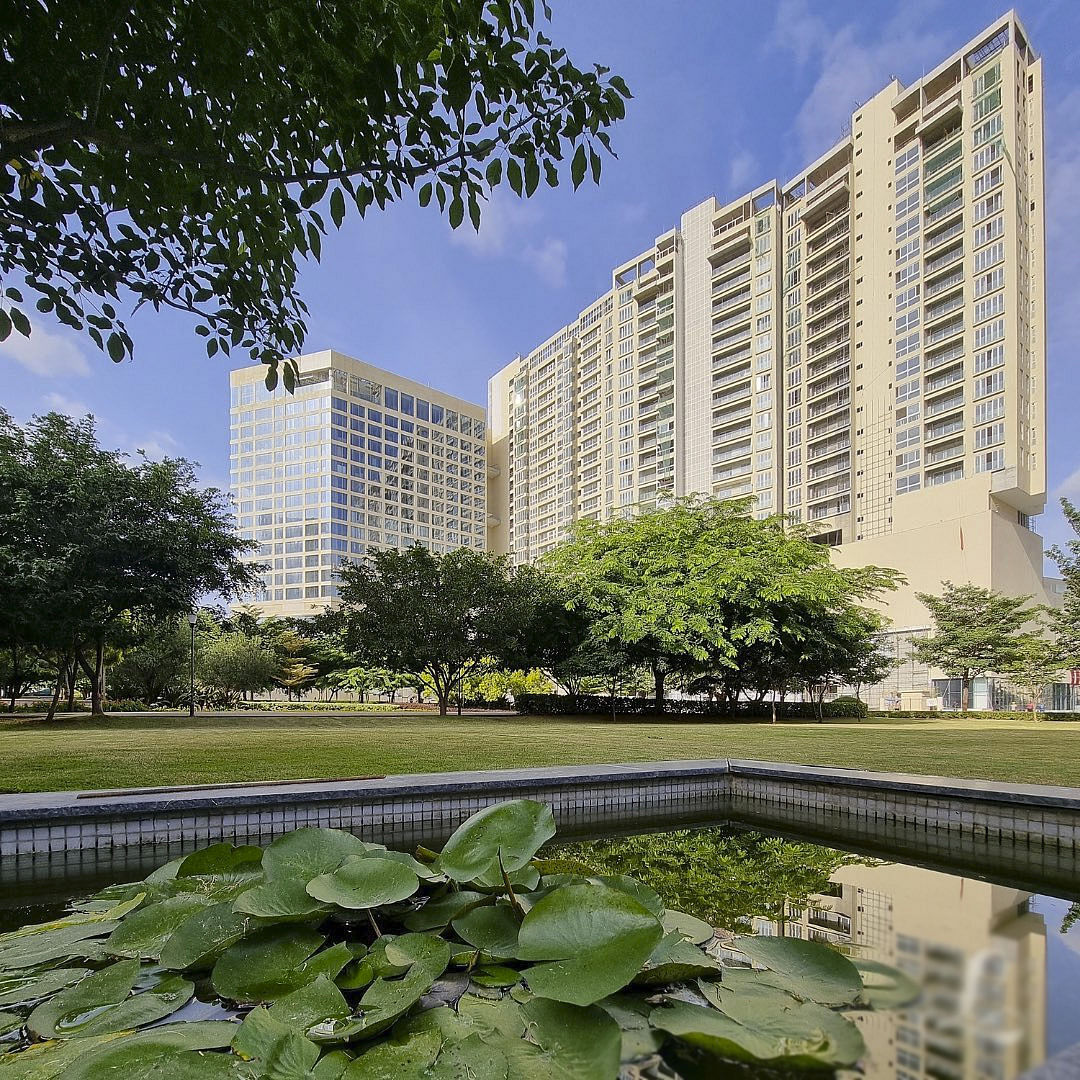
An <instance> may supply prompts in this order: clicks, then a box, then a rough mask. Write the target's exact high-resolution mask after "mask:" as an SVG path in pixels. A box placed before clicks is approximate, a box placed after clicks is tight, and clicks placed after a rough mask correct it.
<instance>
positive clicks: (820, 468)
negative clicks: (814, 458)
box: [808, 454, 851, 480]
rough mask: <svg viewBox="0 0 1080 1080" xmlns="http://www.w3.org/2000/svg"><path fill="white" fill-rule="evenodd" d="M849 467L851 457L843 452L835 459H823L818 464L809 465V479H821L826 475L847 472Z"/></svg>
mask: <svg viewBox="0 0 1080 1080" xmlns="http://www.w3.org/2000/svg"><path fill="white" fill-rule="evenodd" d="M850 469H851V457H850V456H849V455H848V454H844V455H843V456H842V457H838V458H836V459H835V460H830V461H823V462H822V463H821V464H820V465H811V466H810V471H809V473H808V475H809V477H810V479H811V480H821V479H822V478H823V477H826V476H833V475H835V474H836V473H842V472H848V471H849V470H850Z"/></svg>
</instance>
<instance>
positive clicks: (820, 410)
mask: <svg viewBox="0 0 1080 1080" xmlns="http://www.w3.org/2000/svg"><path fill="white" fill-rule="evenodd" d="M850 403H851V391H850V390H848V389H847V388H846V387H845V388H844V389H842V390H837V391H836V392H835V393H833V394H830V395H829V396H828V397H826V398H822V399H821V400H820V401H816V402H814V404H812V405H810V406H809V407H808V408H807V410H806V415H807V416H808V417H809V418H810V419H811V420H814V419H816V418H817V417H819V416H824V415H825V414H826V413H831V412H835V411H836V410H837V409H846V408H847V407H848V405H849V404H850Z"/></svg>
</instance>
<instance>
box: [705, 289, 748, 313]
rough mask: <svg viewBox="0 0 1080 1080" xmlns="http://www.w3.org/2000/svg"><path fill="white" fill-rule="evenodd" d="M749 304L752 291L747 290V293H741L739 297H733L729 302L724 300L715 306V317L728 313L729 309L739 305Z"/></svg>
mask: <svg viewBox="0 0 1080 1080" xmlns="http://www.w3.org/2000/svg"><path fill="white" fill-rule="evenodd" d="M749 303H750V290H749V289H747V290H745V292H741V293H739V294H738V295H737V296H731V297H728V299H727V300H722V301H721V302H720V303H718V304H713V309H712V311H713V314H714V315H719V314H720V312H722V311H727V310H728V309H729V308H733V307H738V306H739V304H749Z"/></svg>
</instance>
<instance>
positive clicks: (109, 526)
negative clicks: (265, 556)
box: [0, 411, 258, 716]
mask: <svg viewBox="0 0 1080 1080" xmlns="http://www.w3.org/2000/svg"><path fill="white" fill-rule="evenodd" d="M251 547H252V545H251V544H250V543H248V542H247V541H243V540H241V539H239V538H238V537H237V535H236V533H235V532H234V530H233V521H232V507H231V504H230V502H229V500H228V498H227V496H225V495H224V494H223V493H222V492H220V491H218V490H217V489H216V488H208V489H205V490H200V489H199V487H198V486H197V483H196V478H195V470H194V467H193V466H192V465H191V464H190V463H189V462H187V461H184V460H183V459H181V458H175V459H172V458H170V459H166V460H164V461H160V462H154V461H147V460H145V459H142V460H140V461H138V462H137V463H135V464H129V463H128V462H127V460H126V458H125V456H124V455H123V454H120V453H118V452H115V451H108V450H103V449H102V448H101V447H100V446H99V445H98V441H97V432H96V429H95V425H94V421H93V418H92V417H86V418H84V419H83V420H80V421H73V420H71V419H69V418H68V417H65V416H60V415H59V414H57V413H50V414H48V415H47V416H44V417H35V418H34V419H33V420H32V421H31V422H30V424H29V425H28V426H27V427H26V428H25V429H22V428H20V427H18V426H17V425H16V424H15V423H14V421H12V419H11V417H10V416H8V415H7V414H6V413H3V412H2V411H0V571H2V572H0V578H2V579H4V580H5V585H4V586H3V588H4V591H5V593H8V594H9V595H10V594H12V593H13V594H15V598H14V603H13V604H12V607H11V609H10V610H9V611H8V612H7V614H6V615H5V616H4V618H3V622H2V623H0V633H3V635H4V641H5V644H6V645H9V646H10V644H11V643H12V642H15V643H18V644H21V645H22V646H23V647H28V646H36V647H40V648H45V649H48V650H50V651H51V652H52V653H53V654H54V655H55V657H56V670H57V682H56V689H55V692H54V695H53V703H52V706H51V707H50V713H49V714H50V716H51V715H52V713H53V711H54V710H55V707H56V702H57V701H58V700H59V696H60V692H61V689H62V687H63V686H64V684H65V683H66V682H67V680H68V675H69V673H70V672H71V669H72V666H73V665H75V664H77V665H78V667H79V668H80V669H81V670H82V671H83V672H84V673H85V675H86V676H87V678H88V679H89V680H90V685H91V706H92V709H93V711H94V712H95V713H100V712H101V700H102V697H103V695H104V689H105V658H106V647H107V646H109V645H113V646H122V645H131V644H134V642H135V640H137V636H136V637H135V638H133V630H134V629H135V628H137V627H139V626H143V625H152V624H154V623H156V622H161V621H164V620H167V619H170V618H174V617H176V616H178V615H180V614H182V613H185V612H188V611H190V610H192V609H193V608H194V607H195V605H196V603H197V601H198V600H199V598H200V597H201V596H203V595H205V594H208V593H220V594H222V595H224V596H230V595H235V594H237V593H239V592H243V591H246V590H248V589H250V588H251V587H253V585H254V583H255V582H256V581H257V571H258V568H257V567H254V566H251V565H249V564H245V563H244V562H242V560H241V555H243V554H244V553H245V552H247V551H249V550H250V549H251Z"/></svg>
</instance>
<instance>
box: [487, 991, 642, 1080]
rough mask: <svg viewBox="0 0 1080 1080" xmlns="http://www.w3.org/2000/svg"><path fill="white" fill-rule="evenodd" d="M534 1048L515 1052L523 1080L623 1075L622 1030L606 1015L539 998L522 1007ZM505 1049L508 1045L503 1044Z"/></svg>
mask: <svg viewBox="0 0 1080 1080" xmlns="http://www.w3.org/2000/svg"><path fill="white" fill-rule="evenodd" d="M521 1012H522V1014H523V1015H524V1017H525V1021H526V1023H527V1024H528V1026H529V1037H530V1039H531V1040H532V1042H533V1043H534V1044H535V1048H534V1047H533V1046H531V1045H530V1044H529V1043H521V1044H520V1045H519V1046H516V1047H515V1046H513V1044H511V1049H512V1050H514V1051H516V1053H514V1054H513V1055H512V1056H510V1061H511V1065H512V1066H516V1068H517V1070H519V1071H517V1072H515V1073H514V1075H515V1076H521V1077H522V1080H549V1078H550V1080H556V1078H559V1080H611V1078H612V1077H615V1076H617V1075H618V1074H619V1059H620V1056H621V1054H620V1051H621V1048H622V1037H621V1035H620V1032H619V1025H618V1024H616V1023H615V1021H614V1020H613V1019H612V1018H611V1017H610V1016H609V1015H608V1014H607V1013H606V1012H605V1011H604V1010H603V1009H599V1008H596V1007H595V1006H594V1007H591V1008H580V1007H578V1006H576V1005H567V1004H564V1003H562V1002H558V1001H545V1000H544V999H543V998H536V999H534V1000H532V1001H528V1002H526V1003H525V1004H524V1005H522V1006H521ZM499 1045H500V1048H501V1049H504V1050H505V1049H506V1044H504V1043H500V1044H499Z"/></svg>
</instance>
